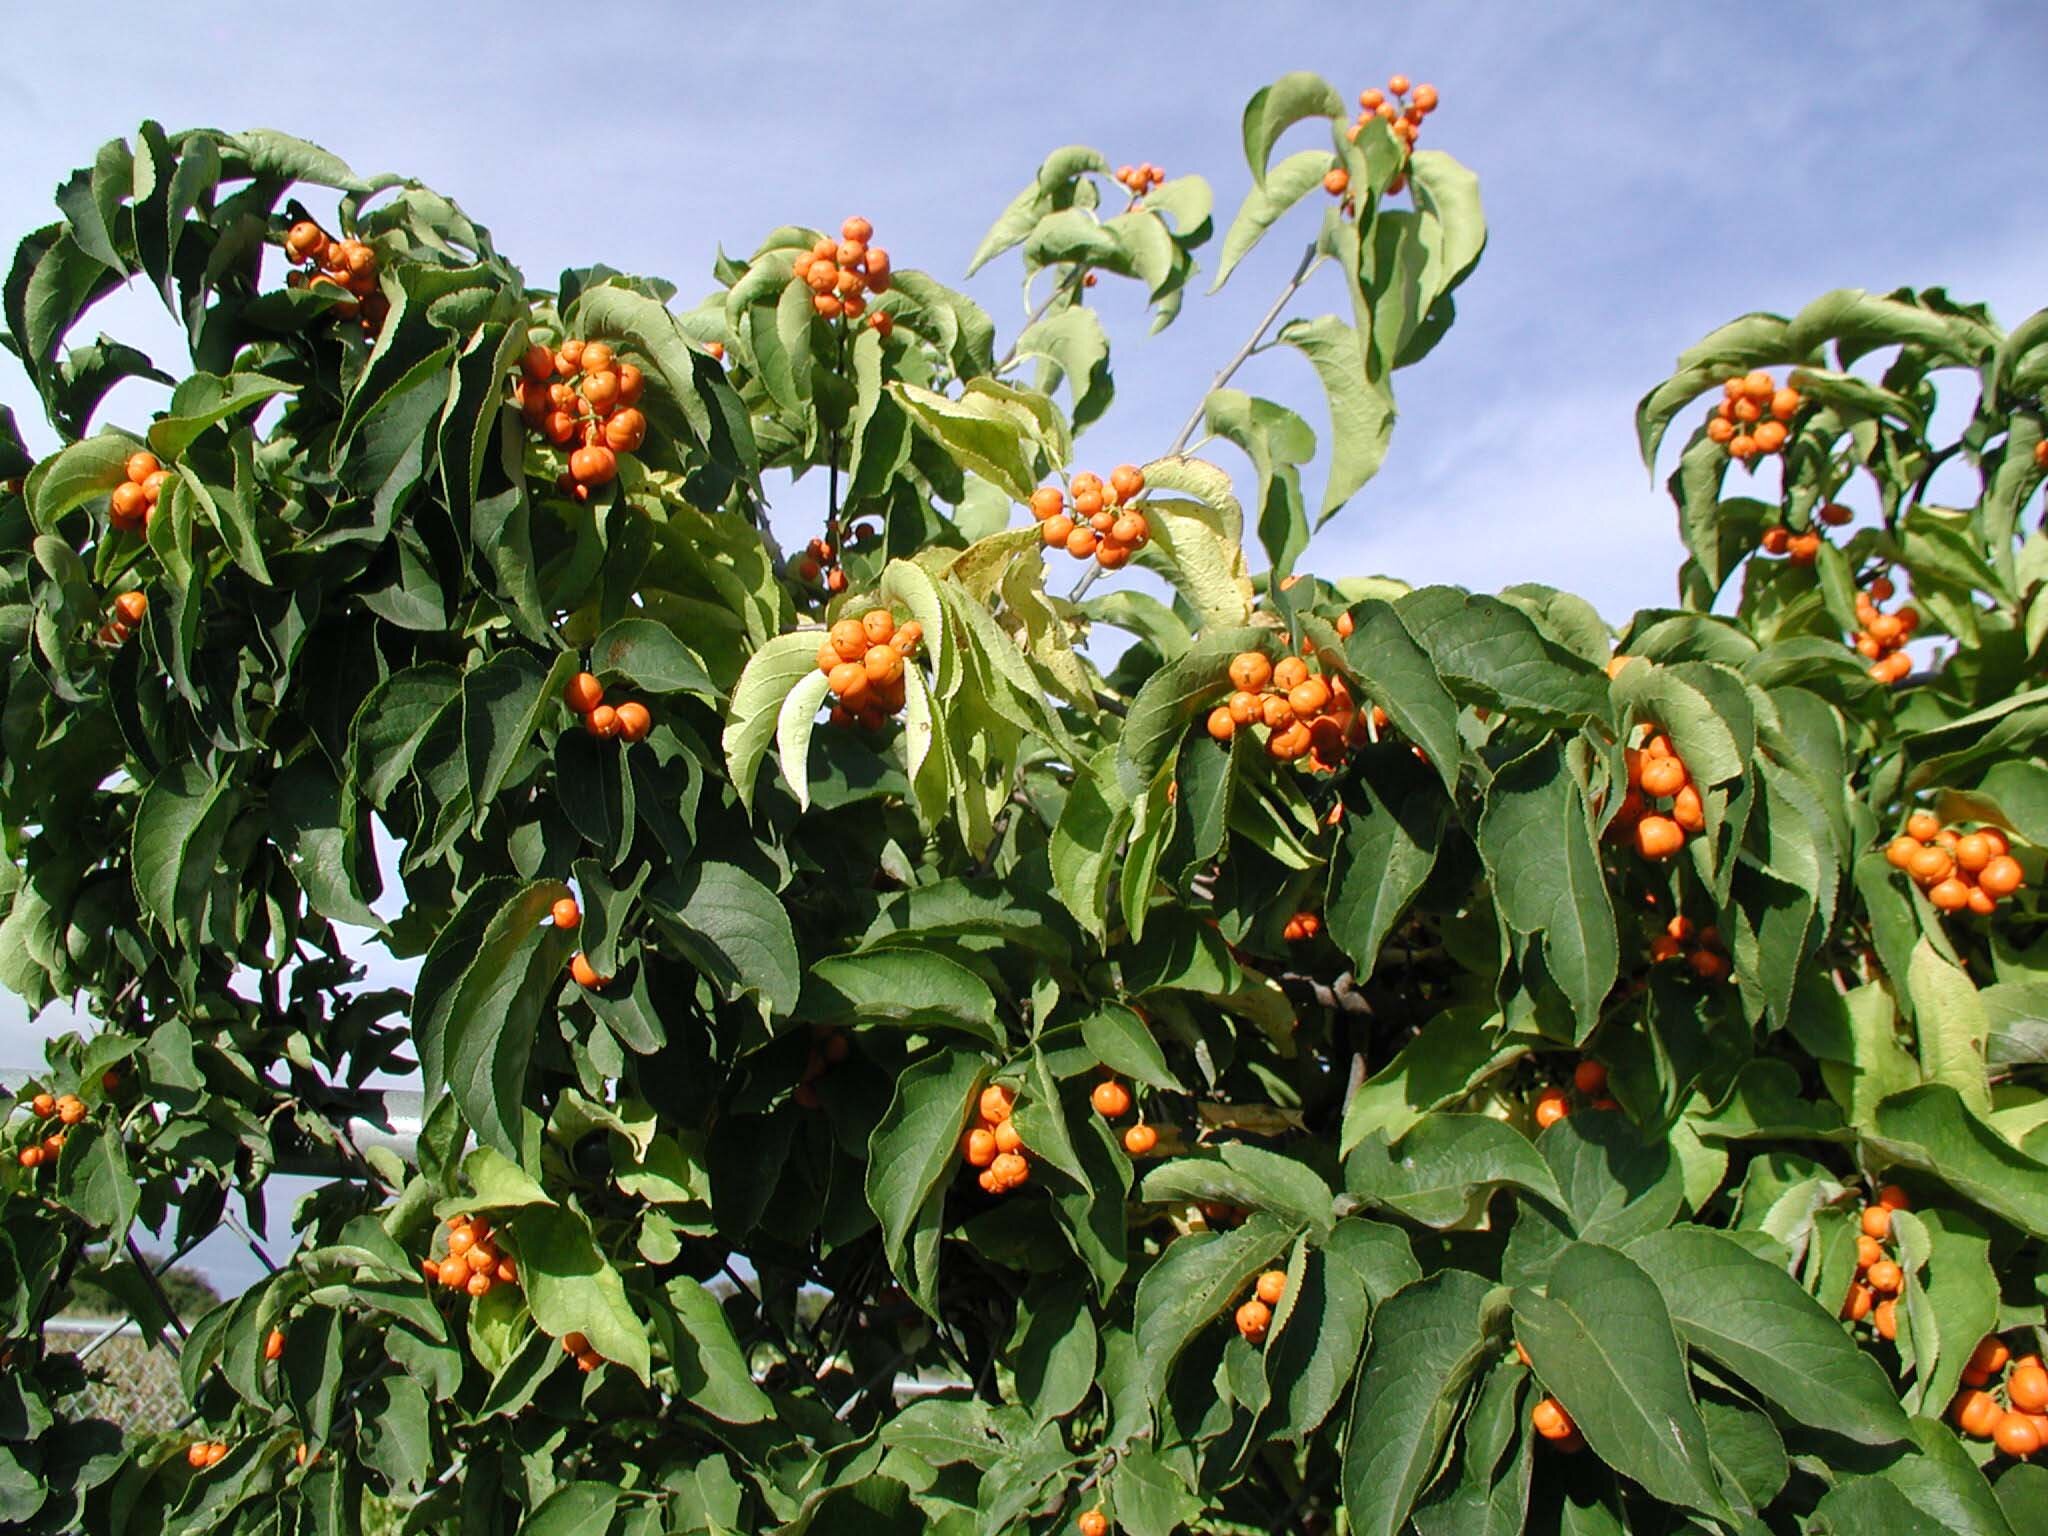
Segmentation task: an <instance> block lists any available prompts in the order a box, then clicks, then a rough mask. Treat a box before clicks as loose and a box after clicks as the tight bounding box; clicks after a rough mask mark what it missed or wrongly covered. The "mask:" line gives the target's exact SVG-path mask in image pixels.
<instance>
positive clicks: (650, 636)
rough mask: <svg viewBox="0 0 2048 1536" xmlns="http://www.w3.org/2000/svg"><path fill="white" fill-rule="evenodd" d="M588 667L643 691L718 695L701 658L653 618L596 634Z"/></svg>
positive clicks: (708, 698)
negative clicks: (621, 679)
mask: <svg viewBox="0 0 2048 1536" xmlns="http://www.w3.org/2000/svg"><path fill="white" fill-rule="evenodd" d="M816 649H817V648H816V646H813V647H812V650H813V652H814V653H815V651H816ZM590 669H591V671H593V672H595V673H597V674H598V676H599V677H600V678H606V677H618V678H623V679H624V680H625V681H626V682H628V683H630V684H632V685H633V686H634V687H635V688H638V689H640V690H641V691H643V692H646V693H692V694H695V695H696V696H697V697H698V698H700V699H704V700H706V701H708V702H716V701H717V699H718V696H719V695H718V686H717V684H715V683H713V682H712V681H711V678H710V676H709V674H707V673H706V672H705V670H704V663H703V660H702V659H701V658H700V657H699V656H698V655H697V653H696V652H695V651H693V650H691V649H690V648H689V647H688V646H687V645H685V644H683V642H682V641H681V640H680V639H679V638H678V637H677V635H676V632H675V631H674V630H672V629H670V628H669V627H668V625H666V624H663V623H660V622H659V621H657V620H654V619H638V618H628V619H620V620H619V621H618V622H617V623H616V624H614V625H612V626H611V627H610V628H609V629H607V630H606V631H605V632H604V633H603V634H601V635H599V636H598V637H597V639H595V640H594V641H592V642H591V645H590Z"/></svg>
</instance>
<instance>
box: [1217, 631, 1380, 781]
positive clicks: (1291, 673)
mask: <svg viewBox="0 0 2048 1536" xmlns="http://www.w3.org/2000/svg"><path fill="white" fill-rule="evenodd" d="M1230 684H1231V687H1232V688H1233V689H1234V690H1235V691H1234V692H1233V693H1232V694H1231V695H1230V698H1229V699H1228V701H1227V702H1225V703H1222V704H1219V705H1217V706H1216V707H1215V708H1214V709H1212V710H1210V711H1209V720H1208V730H1209V734H1210V735H1211V736H1213V737H1214V738H1215V739H1216V740H1218V741H1228V740H1230V738H1231V737H1232V736H1234V735H1236V734H1237V730H1238V727H1240V726H1257V725H1263V726H1264V727H1265V728H1266V731H1267V733H1268V734H1267V736H1266V755H1267V756H1268V757H1271V758H1273V759H1274V760H1276V761H1278V762H1283V763H1291V762H1293V761H1294V760H1295V759H1296V758H1299V757H1307V758H1308V759H1309V766H1310V767H1311V768H1313V769H1314V770H1315V771H1316V772H1318V773H1329V772H1332V771H1334V770H1335V769H1336V768H1337V767H1338V766H1339V765H1340V764H1341V763H1342V762H1343V761H1344V757H1345V754H1346V753H1347V752H1348V751H1349V750H1350V748H1351V746H1352V744H1353V743H1354V742H1358V741H1363V740H1365V739H1366V734H1367V727H1366V717H1365V715H1363V714H1362V713H1360V711H1359V709H1358V706H1357V703H1356V702H1355V701H1354V700H1353V699H1352V697H1351V689H1350V688H1349V687H1348V686H1347V685H1346V683H1345V681H1344V679H1343V678H1341V677H1337V676H1335V675H1332V676H1329V677H1324V676H1323V675H1321V674H1320V673H1315V672H1311V671H1310V670H1309V665H1308V663H1307V662H1305V661H1303V660H1302V659H1301V658H1300V657H1299V656H1283V657H1281V659H1280V661H1279V663H1278V664H1277V665H1276V664H1275V663H1274V662H1272V661H1271V660H1269V659H1268V658H1267V656H1266V653H1265V652H1264V651H1240V652H1238V653H1237V655H1235V656H1233V657H1232V658H1231V660H1230ZM1375 718H1376V719H1377V718H1378V717H1377V716H1375Z"/></svg>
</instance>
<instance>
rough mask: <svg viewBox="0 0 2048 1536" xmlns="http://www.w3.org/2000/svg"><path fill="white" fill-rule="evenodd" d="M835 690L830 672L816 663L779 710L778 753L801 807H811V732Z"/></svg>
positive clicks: (783, 779)
mask: <svg viewBox="0 0 2048 1536" xmlns="http://www.w3.org/2000/svg"><path fill="white" fill-rule="evenodd" d="M831 691H832V685H831V682H830V681H829V680H828V678H827V677H826V675H825V674H824V673H823V672H820V671H819V670H818V669H817V668H816V667H813V668H812V669H811V670H810V671H808V672H806V673H805V674H804V675H803V676H802V677H800V678H798V679H797V681H796V686H795V687H794V688H792V689H790V690H789V692H788V694H786V695H785V696H784V698H783V700H782V707H781V708H780V709H779V710H777V711H776V712H775V756H776V760H777V761H778V762H779V763H780V764H781V765H782V782H783V783H785V784H787V785H788V786H789V789H790V793H791V794H793V795H795V796H796V803H797V808H798V809H799V810H805V811H807V810H809V809H810V808H811V733H812V731H813V730H815V729H816V728H817V724H818V711H819V710H820V709H822V708H823V707H824V704H825V696H826V695H827V694H828V693H830V692H831Z"/></svg>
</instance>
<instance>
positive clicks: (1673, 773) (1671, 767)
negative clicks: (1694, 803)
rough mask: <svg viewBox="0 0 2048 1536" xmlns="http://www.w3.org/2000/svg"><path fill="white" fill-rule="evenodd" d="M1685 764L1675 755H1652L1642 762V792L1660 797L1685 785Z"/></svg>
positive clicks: (1670, 793) (1673, 793) (1671, 793)
mask: <svg viewBox="0 0 2048 1536" xmlns="http://www.w3.org/2000/svg"><path fill="white" fill-rule="evenodd" d="M1685 781H1686V772H1685V764H1684V763H1682V762H1680V761H1679V760H1678V759H1677V758H1675V757H1653V758H1650V759H1649V760H1648V761H1646V762H1645V763H1644V764H1643V782H1642V788H1643V793H1644V794H1646V795H1654V796H1657V797H1658V798H1662V797H1663V796H1666V795H1675V794H1677V793H1678V792H1679V791H1680V790H1681V789H1683V788H1684V787H1685Z"/></svg>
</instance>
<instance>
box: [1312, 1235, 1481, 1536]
mask: <svg viewBox="0 0 2048 1536" xmlns="http://www.w3.org/2000/svg"><path fill="white" fill-rule="evenodd" d="M1499 1311H1500V1307H1499V1301H1498V1297H1497V1295H1496V1292H1495V1289H1494V1287H1493V1286H1491V1285H1489V1284H1488V1283H1487V1282H1486V1281H1485V1280H1483V1279H1481V1278H1480V1277H1479V1276H1478V1275H1475V1274H1472V1273H1471V1272H1470V1271H1468V1270H1462V1269H1444V1270H1439V1271H1438V1272H1437V1273H1436V1274H1434V1275H1432V1276H1430V1277H1429V1278H1428V1279H1427V1280H1418V1281H1416V1282H1415V1283H1414V1284H1412V1285H1410V1286H1408V1287H1407V1288H1406V1289H1405V1290H1402V1291H1400V1292H1399V1293H1397V1294H1396V1295H1394V1296H1393V1297H1391V1298H1390V1299H1389V1300H1387V1301H1385V1302H1382V1303H1381V1304H1380V1306H1379V1309H1378V1310H1377V1311H1376V1312H1375V1313H1374V1315H1373V1328H1372V1342H1371V1344H1370V1345H1369V1346H1368V1347H1367V1349H1366V1354H1365V1368H1364V1369H1363V1370H1362V1371H1361V1372H1360V1373H1359V1377H1358V1390H1357V1392H1356V1393H1355V1394H1354V1395H1353V1397H1352V1399H1351V1422H1350V1427H1349V1428H1348V1429H1347V1430H1346V1431H1345V1435H1344V1467H1343V1489H1344V1510H1345V1513H1346V1514H1347V1515H1349V1517H1350V1520H1351V1529H1352V1530H1353V1531H1354V1532H1357V1533H1358V1536H1398V1533H1399V1532H1400V1531H1402V1530H1403V1529H1404V1528H1405V1527H1406V1526H1407V1523H1408V1515H1409V1512H1410V1511H1411V1510H1412V1509H1413V1508H1414V1507H1415V1501H1416V1499H1417V1498H1419V1497H1420V1496H1421V1494H1422V1491H1423V1489H1424V1488H1426V1487H1428V1486H1429V1483H1430V1481H1431V1479H1432V1478H1433V1477H1434V1476H1435V1475H1436V1471H1437V1467H1438V1464H1439V1458H1440V1457H1441V1456H1442V1454H1443V1449H1444V1445H1445V1444H1446V1442H1447V1441H1448V1440H1449V1439H1450V1434H1451V1427H1452V1425H1453V1424H1454V1423H1455V1422H1456V1420H1457V1416H1458V1404H1459V1401H1460V1400H1461V1399H1462V1398H1463V1396H1464V1394H1465V1388H1466V1386H1467V1384H1468V1383H1470V1381H1471V1380H1472V1378H1473V1377H1474V1376H1475V1375H1477V1374H1478V1372H1479V1370H1480V1368H1481V1366H1482V1365H1484V1363H1485V1362H1486V1360H1487V1358H1488V1356H1489V1355H1490V1354H1492V1353H1493V1352H1494V1350H1495V1349H1496V1348H1497V1345H1496V1343H1495V1339H1496V1336H1497V1335H1498V1333H1499V1331H1500V1329H1499V1316H1498V1314H1499Z"/></svg>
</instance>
